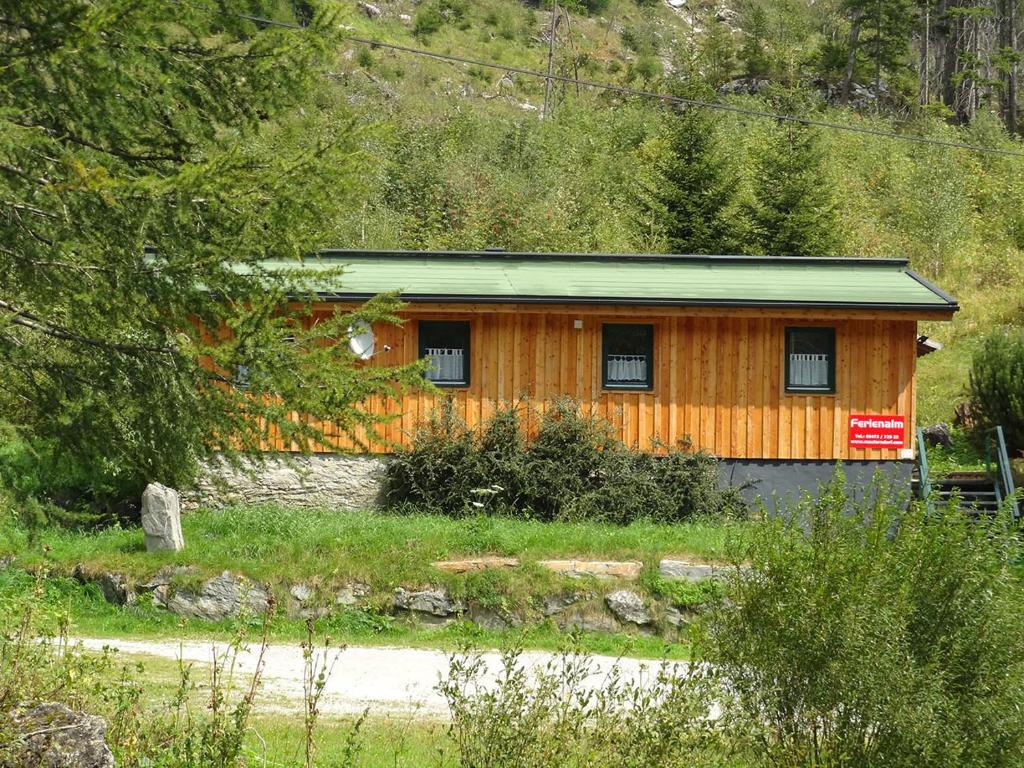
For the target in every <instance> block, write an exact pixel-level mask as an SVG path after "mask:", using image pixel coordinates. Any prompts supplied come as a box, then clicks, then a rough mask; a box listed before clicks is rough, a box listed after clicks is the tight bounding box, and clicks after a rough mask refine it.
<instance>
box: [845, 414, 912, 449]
mask: <svg viewBox="0 0 1024 768" xmlns="http://www.w3.org/2000/svg"><path fill="white" fill-rule="evenodd" d="M906 437H907V422H906V419H905V418H904V417H903V416H885V415H883V416H866V415H862V414H854V413H851V414H850V447H851V448H903V447H904V446H905V445H906V444H907V440H906Z"/></svg>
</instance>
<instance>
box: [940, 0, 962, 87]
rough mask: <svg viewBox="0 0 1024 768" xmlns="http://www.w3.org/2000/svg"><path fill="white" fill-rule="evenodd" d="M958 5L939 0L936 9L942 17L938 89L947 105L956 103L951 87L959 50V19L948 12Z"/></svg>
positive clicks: (948, 0)
mask: <svg viewBox="0 0 1024 768" xmlns="http://www.w3.org/2000/svg"><path fill="white" fill-rule="evenodd" d="M954 7H959V1H958V0H940V2H939V6H938V8H937V9H936V10H937V11H938V14H937V15H938V16H939V18H941V19H942V25H941V27H940V32H939V37H940V38H941V40H940V42H941V46H942V47H941V56H942V75H941V82H940V84H939V91H940V93H941V94H942V103H943V104H945V105H946V106H947V107H953V106H954V105H955V103H956V92H955V89H954V87H953V76H954V75H955V74H956V69H957V60H958V59H959V56H960V51H959V49H958V47H957V41H958V39H959V37H960V34H959V31H960V19H959V18H951V17H950V16H949V15H948V13H949V9H950V8H954Z"/></svg>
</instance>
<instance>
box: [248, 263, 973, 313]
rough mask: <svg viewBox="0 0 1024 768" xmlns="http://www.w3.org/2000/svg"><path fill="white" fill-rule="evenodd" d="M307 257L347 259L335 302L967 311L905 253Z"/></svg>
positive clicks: (327, 290)
mask: <svg viewBox="0 0 1024 768" xmlns="http://www.w3.org/2000/svg"><path fill="white" fill-rule="evenodd" d="M304 263H305V266H306V267H307V268H309V269H324V268H336V267H338V266H343V267H344V274H343V276H342V278H341V281H340V285H339V286H337V287H335V286H331V285H326V284H325V285H323V286H318V288H319V289H321V294H322V295H323V296H324V297H325V298H327V299H335V300H346V299H362V298H367V297H369V296H372V295H375V294H377V293H382V292H385V291H396V290H397V291H400V292H401V293H402V297H403V298H404V299H405V300H407V301H444V302H469V301H473V302H536V303H547V304H564V303H577V304H595V303H598V304H634V305H662V306H723V307H725V306H752V307H778V306H783V307H845V308H877V309H894V310H903V311H916V310H941V311H947V312H952V311H955V310H957V309H958V306H957V303H956V300H955V299H953V298H952V297H951V296H948V295H947V294H945V293H943V292H942V291H941V290H939V289H938V288H936V287H935V286H933V285H931V284H930V283H928V282H927V281H926V280H924V279H923V278H921V277H920V276H919V275H916V274H915V273H914V272H913V271H911V270H910V269H908V267H907V262H906V260H903V259H853V258H849V259H837V258H786V257H764V256H762V257H749V256H660V255H639V254H633V255H611V254H529V253H506V252H503V251H502V252H493V251H483V252H457V251H437V252H424V251H354V250H353V251H339V250H332V251H325V252H323V253H322V254H320V255H319V256H318V257H317V258H315V259H307V260H306V261H305V262H304ZM267 266H272V265H271V264H268V265H267ZM282 266H285V265H284V264H282ZM291 266H292V267H294V264H292V265H291Z"/></svg>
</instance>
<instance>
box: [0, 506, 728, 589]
mask: <svg viewBox="0 0 1024 768" xmlns="http://www.w3.org/2000/svg"><path fill="white" fill-rule="evenodd" d="M182 527H183V529H184V534H185V541H186V547H185V549H184V550H183V551H182V552H177V553H161V554H151V553H148V552H146V550H145V546H144V544H143V537H142V530H141V529H139V528H117V527H113V528H107V529H105V530H102V531H98V532H94V533H87V532H76V531H71V530H67V529H60V528H48V529H43V530H41V531H39V532H38V534H37V536H36V537H35V539H34V541H31V542H30V541H29V537H28V535H27V533H25V532H23V531H18V530H10V529H9V530H8V531H7V532H6V534H5V535H0V556H3V555H7V554H14V555H16V556H17V558H18V563H19V565H20V566H22V567H25V568H34V567H42V566H46V567H49V568H51V569H56V570H59V571H67V572H70V569H71V568H72V567H73V566H74V565H75V564H78V563H81V564H83V565H84V566H85V567H86V568H87V569H106V570H112V571H118V572H122V573H125V574H127V575H130V576H133V577H137V578H145V577H148V576H149V575H151V574H152V573H153V572H155V571H156V570H157V569H159V568H160V567H161V566H164V565H191V566H193V567H195V568H196V570H197V572H198V573H199V574H200V575H213V574H217V573H220V572H222V571H224V570H230V571H233V572H237V573H242V574H245V575H246V576H249V577H250V578H253V579H256V580H259V581H261V582H264V583H268V584H275V583H295V582H299V581H302V582H306V583H310V584H312V585H313V586H314V588H317V587H324V588H327V587H330V586H332V585H335V584H337V585H340V584H343V583H345V582H348V581H353V580H359V581H363V582H366V583H367V584H370V585H371V586H373V587H374V589H382V590H388V589H393V588H395V587H398V586H415V585H417V584H426V583H439V582H446V581H447V582H448V583H450V584H451V585H452V586H454V585H456V584H458V583H464V582H466V581H469V582H472V581H474V580H477V581H479V580H480V578H481V577H480V575H479V574H477V575H475V576H470V577H468V578H467V577H457V578H453V577H451V576H447V575H445V574H442V573H441V572H439V571H438V570H437V569H436V568H434V567H433V566H432V565H431V563H433V562H434V561H436V560H447V559H454V558H459V557H464V556H476V555H482V554H496V555H505V556H515V557H518V558H520V559H521V560H522V562H523V567H522V568H520V569H517V570H516V571H515V573H519V574H523V575H524V576H525V577H527V578H529V579H530V580H534V581H537V580H543V579H544V578H545V577H546V576H547V575H548V574H547V572H546V571H544V570H542V569H538V568H535V567H532V565H531V564H532V563H534V562H536V561H538V560H544V559H560V558H587V559H607V560H626V559H638V560H644V561H649V560H655V559H657V558H659V557H662V556H665V555H681V556H690V557H694V558H701V559H709V560H715V559H720V558H723V557H724V556H725V554H726V546H727V537H728V535H729V533H730V532H731V531H740V530H741V526H739V525H726V524H722V523H717V522H714V523H713V522H693V523H687V524H681V525H657V524H653V523H647V522H637V523H633V524H632V525H628V526H616V525H610V524H604V523H542V522H535V521H530V520H513V519H507V518H500V517H480V518H470V519H452V518H450V517H442V516H435V515H419V514H413V515H393V514H386V513H381V512H372V511H356V512H352V511H327V510H321V511H297V510H289V509H285V508H282V507H276V506H260V507H234V508H230V509H225V510H221V511H216V512H212V511H199V512H195V513H192V514H187V515H185V516H184V517H183V520H182ZM506 575H507V574H506ZM486 578H490V579H494V578H499V579H500V578H501V574H499V576H497V577H495V576H488V577H486Z"/></svg>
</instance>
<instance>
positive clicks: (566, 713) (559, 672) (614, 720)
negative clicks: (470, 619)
mask: <svg viewBox="0 0 1024 768" xmlns="http://www.w3.org/2000/svg"><path fill="white" fill-rule="evenodd" d="M487 674H488V665H487V663H486V661H485V660H484V659H483V658H482V657H481V656H480V655H479V654H466V655H463V656H459V657H455V658H453V659H452V662H451V664H450V666H449V671H448V676H447V678H446V679H444V680H443V681H442V682H441V684H440V685H439V686H438V688H439V690H440V692H441V693H442V694H443V695H444V697H445V698H446V700H447V703H448V709H449V712H450V714H451V725H450V726H449V737H450V740H451V742H452V744H453V752H454V757H455V758H456V759H457V764H458V765H461V766H508V765H521V766H525V767H528V768H553V767H554V766H564V765H575V766H587V765H617V766H637V767H639V766H650V765H658V766H666V768H682V767H683V766H697V767H699V766H705V765H713V764H717V760H716V757H717V755H716V754H715V751H714V749H713V747H714V744H713V742H711V741H710V740H708V739H707V738H706V735H707V733H708V731H709V730H710V728H708V726H707V723H708V720H707V719H706V718H707V713H708V705H707V703H706V699H704V698H703V697H702V696H701V691H700V688H699V685H697V684H695V683H694V682H693V681H691V680H688V679H687V678H686V677H685V676H680V675H676V674H673V670H672V669H671V667H670V666H668V665H663V666H662V668H661V669H659V670H658V671H657V673H656V676H655V679H654V680H653V682H652V684H650V685H642V684H638V683H636V682H633V681H625V680H623V679H622V678H621V673H620V671H619V670H618V668H617V667H616V668H614V669H613V670H612V671H610V672H601V673H598V670H597V668H596V665H595V664H594V663H593V661H592V660H591V659H590V658H588V657H587V656H585V655H578V654H574V653H571V652H567V653H564V654H562V655H560V656H559V657H557V658H556V659H554V660H552V661H550V662H548V663H546V664H544V665H543V666H539V667H534V665H532V664H528V663H526V661H525V660H524V659H522V658H520V654H519V653H518V652H517V651H514V650H513V651H509V652H506V653H504V654H503V655H502V659H501V664H500V668H499V669H498V670H497V681H496V683H495V684H493V685H492V684H485V683H484V680H485V679H486V676H487ZM595 674H600V675H601V677H602V678H603V679H602V684H601V685H600V686H598V687H596V688H595V687H593V686H592V685H591V684H590V682H591V678H592V677H593V676H595Z"/></svg>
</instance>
